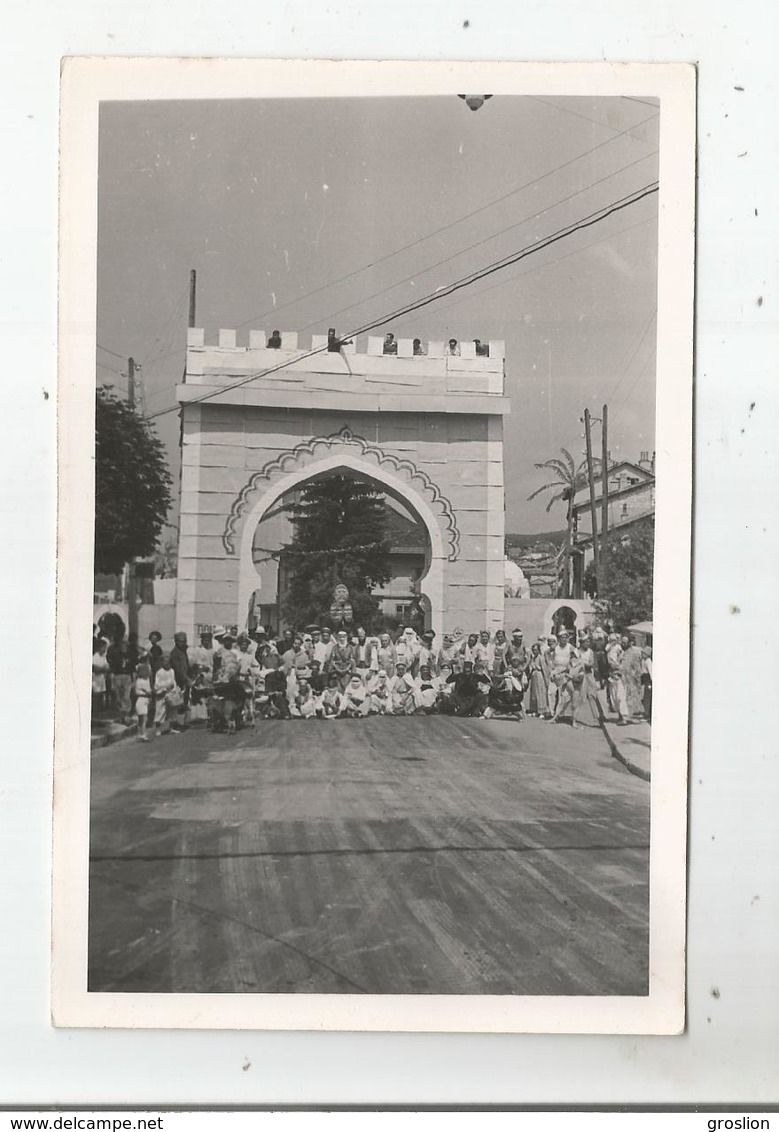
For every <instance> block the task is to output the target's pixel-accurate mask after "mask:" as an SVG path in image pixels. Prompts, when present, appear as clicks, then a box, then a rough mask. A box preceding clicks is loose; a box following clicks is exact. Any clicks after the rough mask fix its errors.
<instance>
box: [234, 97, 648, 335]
mask: <svg viewBox="0 0 779 1132" xmlns="http://www.w3.org/2000/svg"><path fill="white" fill-rule="evenodd" d="M657 117H658V113H657V111H655V113H654V114H650V115H649V116H648V117H646V118H642V119H641V120H640V121H638V122H634V123H633V125H632V126H628V127H627V128H626V129H624V130H620V131H619V132H618V133H615V134H614V135H613V137H610V138H605V139H604V141H602V142H598V144H597V145H593V146H591V147H590V148H589V149H586V150H584V152H583V153H578V154H577V155H576V156H575V157H571V158H569V159H568V160H567V161H563V162H561V164H560V165H556V166H555V167H554V169H549V170H548V171H547V172H546V173H541V174H540V175H539V176H538V177H534V178H533V179H532V180H530V181H525V183H524V184H522V185H517V187H516V188H513V189H510V190H509V191H508V192H507V193H503V195H502V196H499V197H495V198H494V199H493V200H490V201H487V202H486V204H482V205H479V207H478V208H474V209H473V210H472V211H471V212H466V213H464V214H463V215H462V216H457V217H455V219H454V220H450V221H449V223H448V224H443V225H442V226H441V227H440V228H436V229H434V230H433V231H432V232H428V233H427V234H426V235H424V236H420V237H418V239H416V240H412V241H411V243H409V244H404V245H403V247H401V248H396V249H395V250H394V251H392V252H388V253H387V254H386V255H383V256H380V257H379V258H378V259H374V260H371V262H370V263H366V264H363V266H362V267H356V268H355V269H354V270H353V271H349V272H347V274H346V275H341V276H339V278H338V279H333V280H331V281H330V282H328V283H323V284H322V285H321V286H320V287H315V288H314V290H313V291H308V292H307V293H306V294H305V295H299V296H298V297H297V298H295V299H290V301H289V302H287V303H281V304H280V305H279V306H273V307H269V308H268V309H267V310H264V311H260V312H258V313H257V314H256V315H252V316H251V318H247V319H245V320H244V321H243V322H239V323H237V324H236V329H240V327H242V326H248V325H249V323H251V322H256V321H257V320H258V319H261V318H265V316H266V315H271V314H278V313H279V311H283V310H287V309H288V308H289V307H293V306H296V305H297V304H298V303H302V302H305V300H306V299H310V298H312V297H313V296H314V295H318V294H320V293H321V292H322V291H326V290H328V289H329V288H330V287H335V286H337V285H338V284H339V283H345V282H346V281H347V280H348V279H353V278H354V277H355V276H356V275H360V274H362V272H363V271H369V270H370V269H371V268H372V267H378V265H379V264H380V263H386V261H387V260H389V259H394V257H395V256H398V255H401V254H402V253H403V252H407V251H410V250H411V249H412V248H415V247H418V245H419V244H422V243H424V242H425V241H426V240H432V239H433V237H434V236H440V234H441V233H442V232H448V231H449V230H450V229H451V228H455V227H456V226H457V225H458V224H462V223H463V222H464V221H465V220H470V219H471V218H472V217H474V216H479V215H480V214H481V213H482V212H486V211H487V209H488V208H493V207H494V206H495V205H496V204H502V203H503V201H505V200H509V199H510V198H511V197H513V196H516V195H517V194H518V193H522V192H524V191H525V189H530V188H532V187H533V186H534V185H538V184H540V183H541V181H545V180H546V179H547V178H548V177H552V176H554V174H555V173H559V172H560V171H561V170H563V169H567V168H568V167H569V166H571V165H575V164H576V162H577V161H582V160H583V159H584V158H585V157H589V156H590V154H592V153H596V152H597V151H598V150H599V149H603V147H604V146H607V145H611V144H612V142H615V141H617V140H618V138H621V137H624V136H625V134H629V133H632V132H633V130H637V129H639V128H640V127H641V126H645V125H646V124H647V122H651V121H653V119H655V118H657ZM607 128H609V129H611V127H607Z"/></svg>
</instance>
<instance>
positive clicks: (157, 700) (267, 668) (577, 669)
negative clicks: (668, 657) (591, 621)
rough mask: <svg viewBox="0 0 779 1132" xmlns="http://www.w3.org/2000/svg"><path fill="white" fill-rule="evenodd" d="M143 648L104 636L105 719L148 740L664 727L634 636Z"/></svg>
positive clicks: (256, 640)
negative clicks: (292, 724) (480, 725)
mask: <svg viewBox="0 0 779 1132" xmlns="http://www.w3.org/2000/svg"><path fill="white" fill-rule="evenodd" d="M161 640H162V637H161V634H160V633H158V632H152V633H150V634H149V638H148V644H141V643H139V641H138V640H137V638H134V637H133V636H132V635H130V636H128V637H125V635H124V632H123V631H122V630H119V631H115V632H114V633H113V635H112V634H111V633H106V632H105V630H102V631H101V629H100V628H98V627H97V626H94V627H93V655H92V697H93V712H95V711H97V712H99V711H101V710H105V709H107V708H108V707H109V706H110V707H111V709H112V710H113V711H114V712H115V713H116V714H117V715H119V716H120V717H121V718H122V719H123V720H124V721H125V722H127V723H129V722H131V721H133V720H134V719H137V723H138V738H139V740H141V741H142V742H148V741H149V739H150V737H151V736H150V731H151V729H152V728H153V730H154V734H155V735H157V736H159V735H162V734H164V733H167V732H169V731H180V730H182V729H183V727H184V726H186V725H188V724H189V723H193V722H204V723H206V724H207V726H209V727H210V728H212V729H213V730H215V731H227V732H233V731H235V730H237V729H238V728H239V727H241V726H243V725H244V724H246V723H254V722H256V721H257V720H260V719H321V720H335V719H356V718H361V717H365V716H369V715H433V714H442V715H455V716H469V717H478V718H482V719H491V718H497V719H512V720H517V721H521V720H523V719H525V718H527V717H535V718H541V719H545V720H547V721H549V722H551V723H560V722H562V721H567V722H568V723H569V724H570V725H571V726H572V727H574V728H578V727H580V726H581V725H582V723H597V721H598V719H599V714H598V706H597V702H596V697H597V694H598V691H599V690H600V689H604V690H605V693H606V698H607V703H608V708H609V709H610V710H611V711H612V712H613V713H614V714H616V715H617V718H618V722H619V723H620V724H622V725H627V724H629V723H631V722H635V721H636V720H638V719H639V718H641V717H644V718H646V719H648V720H651V701H652V657H651V649H648V648H643V649H642V648H639V647H638V646H637V645H636V644H635V642H634V640H633V639H632V637H630V635H629V634H624V635H622V636H621V637H620V636H619V635H617V634H616V633H607V632H606V631H605V630H604V629H602V628H594V629H592V630H591V631H588V630H581V631H580V632H579V634H578V639H577V640H576V642H575V643H574V640H573V638H572V634H571V633H570V632H569V630H567V629H566V628H564V627H561V628H560V629H559V630H558V632H557V633H556V635H554V636H549V637H539V638H538V640H536V641H533V642H532V644H531V645H530V646H529V647H528V645H527V644H526V642H525V639H524V634H523V631H522V629H519V628H517V629H514V630H513V631H512V633H511V634H510V635H507V634H506V632H505V631H504V630H503V629H498V630H497V631H495V632H494V633H492V632H490V631H489V630H487V629H484V630H482V632H481V633H471V634H470V635H468V636H465V635H462V636H459V637H455V636H451V635H445V636H444V638H443V641H442V642H441V644H440V645H439V644H438V643H437V642H436V635H435V633H433V632H432V631H430V632H424V633H422V634H421V635H418V634H417V632H416V631H415V630H414V629H412V628H409V627H406V628H404V629H401V630H400V631H398V632H397V633H395V634H390V633H388V632H384V633H381V634H379V635H378V636H369V635H368V634H367V633H366V632H365V630H364V629H363V628H357V629H356V630H355V631H354V632H349V631H347V630H346V629H344V628H340V629H338V630H336V631H333V630H331V629H330V628H329V627H328V626H326V625H323V626H321V627H320V626H315V625H312V626H310V627H309V628H308V629H307V630H306V631H305V632H301V633H295V632H293V631H292V630H290V629H285V630H284V632H283V633H282V634H280V635H279V636H276V635H274V634H273V633H272V632H270V631H268V630H265V629H263V628H261V627H258V629H257V630H256V631H255V632H253V633H251V634H250V633H247V632H238V631H237V628H232V629H226V628H225V627H224V626H221V625H220V626H216V627H215V628H214V629H213V631H204V632H203V633H201V634H200V643H199V644H198V645H196V646H194V647H193V646H192V645H190V644H189V642H188V640H187V637H186V634H184V633H176V634H175V637H174V642H173V648H172V649H170V651H165V650H163V649H162V647H161V643H160V642H161Z"/></svg>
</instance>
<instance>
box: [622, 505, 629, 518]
mask: <svg viewBox="0 0 779 1132" xmlns="http://www.w3.org/2000/svg"><path fill="white" fill-rule="evenodd" d="M627 517H628V505H627V503H623V504H622V518H623V519H627Z"/></svg>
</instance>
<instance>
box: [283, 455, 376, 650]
mask: <svg viewBox="0 0 779 1132" xmlns="http://www.w3.org/2000/svg"><path fill="white" fill-rule="evenodd" d="M284 510H285V511H286V512H287V514H288V515H289V516H290V518H291V519H292V524H293V530H294V536H293V539H292V542H291V543H290V544H289V545H288V546H285V547H284V549H283V552H282V556H283V560H284V563H285V565H286V566H288V567H289V568H290V570H291V572H292V575H293V577H292V581H291V583H290V586H289V589H288V591H287V594H286V598H285V602H284V609H283V612H284V616H285V618H286V620H287V622H288V623H289V624H291V625H294V626H296V627H298V628H300V627H302V626H304V625H306V624H308V623H310V622H317V623H319V622H322V621H323V620H327V619H328V615H329V610H330V605H331V602H332V600H333V590H334V589H335V586H336V585H337V584H338V583H339V582H342V583H343V584H344V585H346V586H347V587H348V589H349V595H350V596H349V600H350V603H351V605H352V608H353V610H354V625H364V626H365V628H366V629H368V630H370V629H372V628H373V627H374V626H375V625H376V623H377V617H378V609H379V603H378V600H377V599H376V598H375V597H373V594H372V590H373V589H375V587H377V586H381V585H384V584H386V583H387V582H388V581H389V579H390V557H389V551H390V545H391V543H390V539H389V537H388V527H387V510H386V503H385V500H384V496H383V495H382V494H381V493H380V492H379V491H377V490H376V488H375V487H373V485H372V484H370V483H368V482H366V481H364V480H359V479H355V478H353V477H351V476H345V475H342V474H335V475H332V476H328V477H326V478H325V479H318V480H312V481H311V482H310V483H307V484H306V485H305V486H304V487H303V488H302V490H301V492H300V497H299V499H298V501H297V502H295V503H290V504H287V506H286V507H285V508H284Z"/></svg>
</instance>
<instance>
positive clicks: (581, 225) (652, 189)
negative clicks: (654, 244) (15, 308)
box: [148, 181, 660, 420]
mask: <svg viewBox="0 0 779 1132" xmlns="http://www.w3.org/2000/svg"><path fill="white" fill-rule="evenodd" d="M659 187H660V186H659V184H658V182H656V181H655V182H652V183H651V184H649V185H645V186H644V187H643V188H642V189H639V190H636V191H635V192H634V193H631V194H629V195H628V196H626V197H623V198H621V199H620V200H618V201H615V202H613V203H612V204H611V205H607V206H605V207H604V208H601V209H598V210H597V211H596V212H594V213H591V214H590V215H589V216H586V217H583V218H582V219H581V220H579V221H576V222H573V223H572V224H569V225H566V227H564V228H562V229H560V230H558V231H557V232H554V233H552V234H551V235H550V236H547V237H544V238H543V239H540V240H536V241H535V242H534V243H533V244H530V245H528V246H527V247H525V248H522V249H520V250H519V251H518V252H514V253H512V254H511V255H509V256H506V257H504V258H503V259H501V260H496V261H494V262H493V263H491V264H487V265H486V266H485V267H483V268H481V269H479V270H477V271H475V272H472V273H471V274H470V275H468V276H465V277H464V278H462V279H459V280H456V281H455V282H454V283H451V284H449V285H448V286H447V287H444V288H441V289H440V290H438V291H435V292H433V294H431V295H427V296H424V297H422V298H420V299H417V300H415V301H414V302H412V303H410V304H407V305H406V306H405V307H403V308H399V309H397V310H395V311H392V312H390V313H389V314H387V315H384V316H382V317H380V318H378V319H374V320H373V321H372V322H369V323H366V324H365V325H363V326H361V327H358V328H357V329H356V330H353V331H350V332H349V333H348V334H346V335H344V336H343V337H344V338H345V339H349V338H354V337H356V336H357V335H358V334H366V333H368V332H369V331H371V330H375V329H377V328H378V327H379V326H384V325H385V324H386V323H388V322H390V321H392V320H393V319H396V318H399V317H401V316H402V315H404V314H407V313H410V312H411V311H414V310H419V309H421V308H422V307H426V306H429V305H430V304H431V303H434V302H437V301H439V300H440V299H442V298H446V297H447V296H448V295H451V294H454V293H455V292H456V291H459V290H462V289H463V288H464V287H467V286H470V285H472V284H473V283H475V282H478V281H479V280H480V279H485V278H487V277H488V276H490V275H492V274H494V273H495V272H496V271H500V270H502V269H503V268H505V267H508V266H510V265H511V264H513V263H518V262H519V261H520V260H522V259H525V258H527V256H529V255H534V254H536V253H537V252H539V251H541V250H542V249H543V248H546V247H549V246H550V245H552V244H554V243H557V242H558V241H559V240H562V239H564V238H565V237H567V236H570V235H572V233H573V232H576V231H581V230H583V229H585V228H590V227H592V226H593V225H594V224H598V223H600V222H601V221H603V220H605V219H606V218H607V217H608V216H611V215H613V214H614V213H615V212H620V211H622V210H623V209H625V208H628V207H630V206H631V205H633V204H637V203H638V201H640V200H643V199H644V198H645V197H647V196H650V195H651V194H653V193H656V192H658V190H659ZM326 350H327V345H324V346H319V347H317V348H315V349H311V350H307V351H304V352H303V353H302V354H298V355H297V356H296V357H295V358H290V359H288V360H285V361H283V362H281V363H279V365H277V366H272V367H271V368H269V369H266V370H259V371H257V372H256V373H252V374H249V375H248V376H246V377H244V378H241V380H240V381H236V382H232V383H231V384H230V385H226V386H223V387H221V388H219V389H214V390H212V391H210V392H208V393H204V394H202V396H200V397H194V398H193V399H192V400H191V401H189V402H187V403H188V404H190V405H192V404H198V403H200V402H202V401H207V400H210V399H211V398H212V397H218V396H220V395H221V394H223V393H227V392H230V391H231V390H233V389H238V388H240V387H241V386H243V385H247V384H248V383H249V382H250V381H254V380H256V379H257V378H260V377H268V376H270V375H271V374H274V373H278V372H279V370H282V369H286V368H288V367H289V366H290V365H294V364H297V363H299V362H301V361H305V360H306V359H307V358H311V357H314V355H316V354H321V353H324V352H325V351H326ZM177 409H178V406H176V407H174V408H172V409H163V410H159V411H158V412H156V413H152V414H151V416H150V417H149V418H148V419H149V420H153V419H155V418H156V417H160V416H164V415H166V414H167V413H170V412H175V411H177Z"/></svg>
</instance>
